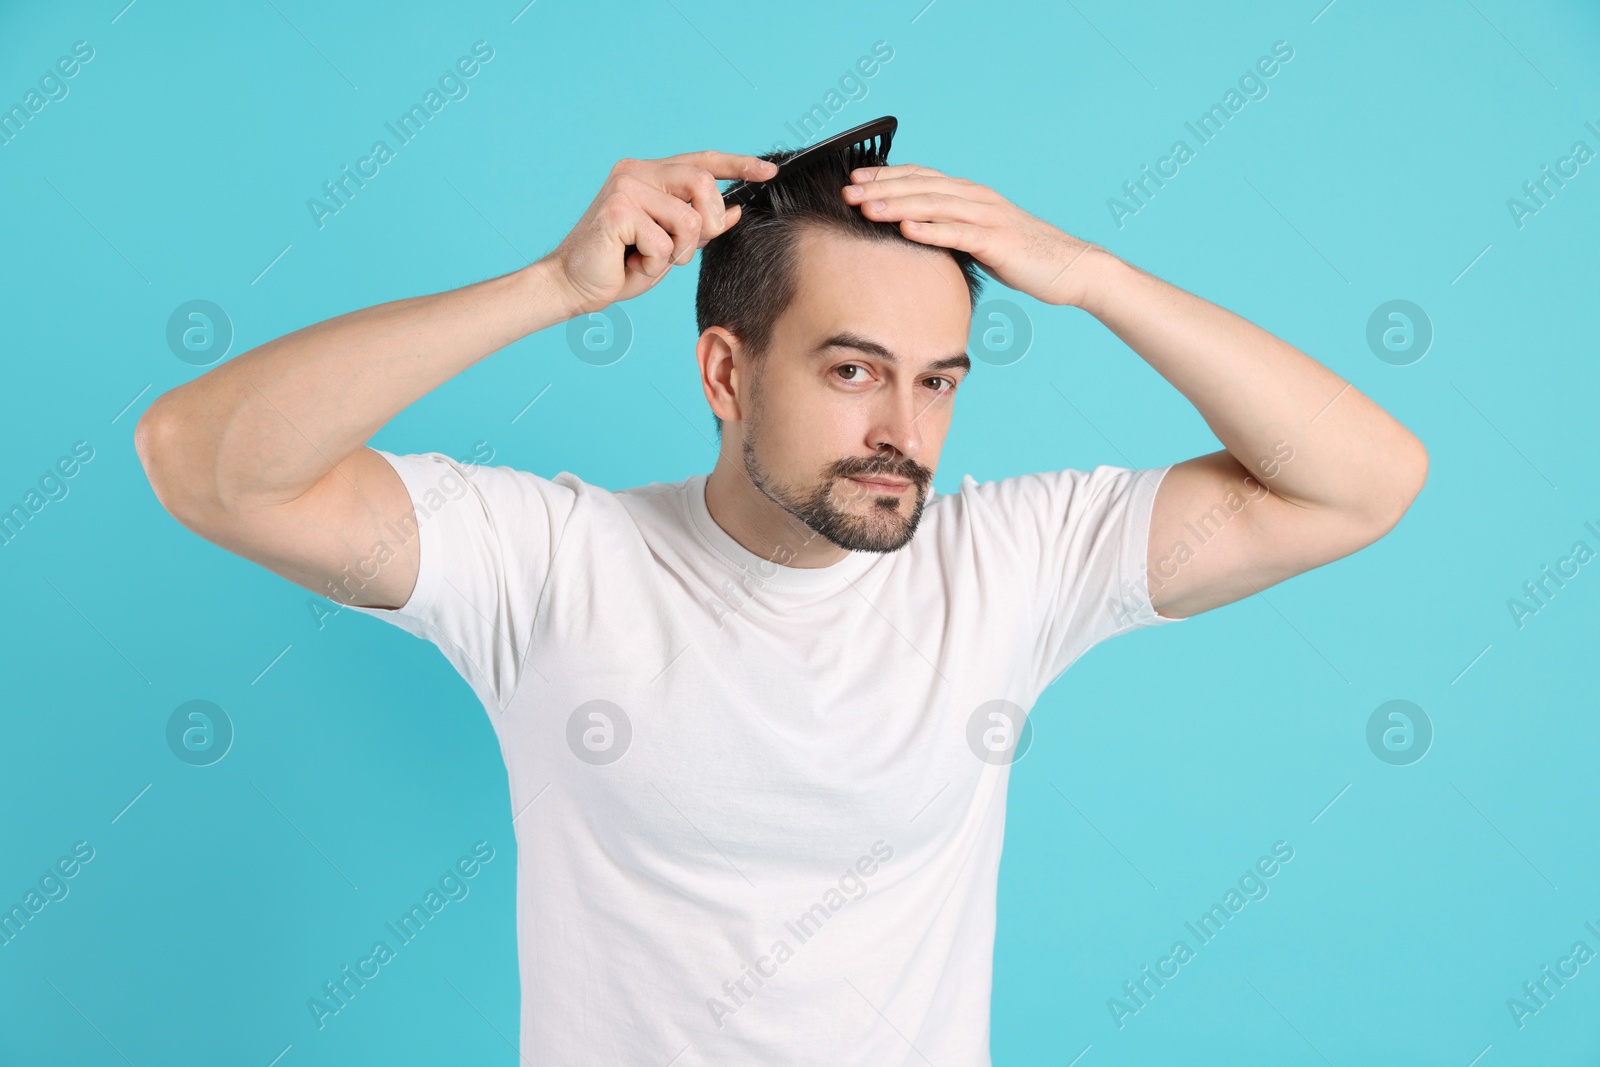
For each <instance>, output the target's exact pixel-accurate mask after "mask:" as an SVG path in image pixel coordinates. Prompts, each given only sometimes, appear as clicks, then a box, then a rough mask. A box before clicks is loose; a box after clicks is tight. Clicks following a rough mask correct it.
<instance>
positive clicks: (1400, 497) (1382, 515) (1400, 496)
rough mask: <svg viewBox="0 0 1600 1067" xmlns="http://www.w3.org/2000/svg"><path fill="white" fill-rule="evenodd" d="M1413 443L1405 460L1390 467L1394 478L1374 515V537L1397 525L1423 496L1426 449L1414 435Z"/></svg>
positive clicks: (1426, 460)
mask: <svg viewBox="0 0 1600 1067" xmlns="http://www.w3.org/2000/svg"><path fill="white" fill-rule="evenodd" d="M1411 440H1412V441H1413V442H1414V444H1413V445H1412V446H1411V447H1410V449H1409V451H1408V452H1407V454H1406V456H1405V458H1404V459H1400V458H1396V460H1395V462H1394V464H1393V467H1392V470H1393V475H1394V477H1393V480H1392V481H1391V482H1390V485H1389V489H1388V491H1387V492H1385V493H1384V494H1383V503H1384V505H1385V506H1384V507H1383V509H1382V510H1381V511H1380V512H1379V513H1378V514H1377V516H1376V522H1377V536H1376V537H1374V538H1373V540H1377V538H1378V537H1382V536H1384V535H1385V534H1387V533H1388V532H1389V531H1390V530H1393V529H1394V528H1395V527H1396V526H1398V525H1399V524H1400V520H1401V519H1402V518H1404V517H1405V514H1406V512H1408V511H1410V510H1411V505H1412V504H1413V503H1415V502H1416V499H1417V497H1418V496H1420V495H1422V487H1423V486H1424V485H1425V484H1427V481H1428V450H1427V449H1426V448H1425V447H1423V444H1422V442H1421V441H1420V440H1418V439H1417V438H1415V437H1413V438H1411Z"/></svg>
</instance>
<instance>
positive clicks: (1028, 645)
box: [357, 450, 1181, 1067]
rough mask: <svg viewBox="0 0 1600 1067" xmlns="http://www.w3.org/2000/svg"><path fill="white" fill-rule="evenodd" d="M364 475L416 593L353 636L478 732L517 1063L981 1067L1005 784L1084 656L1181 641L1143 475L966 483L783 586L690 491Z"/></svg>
mask: <svg viewBox="0 0 1600 1067" xmlns="http://www.w3.org/2000/svg"><path fill="white" fill-rule="evenodd" d="M379 454H380V455H382V456H383V457H384V458H385V459H386V460H388V461H389V463H390V464H391V465H392V466H394V468H395V469H396V470H397V471H398V472H399V474H400V477H401V478H402V480H403V481H404V482H405V485H406V488H407V489H408V491H409V492H410V494H411V499H412V502H413V505H414V507H415V510H416V514H417V518H418V524H417V527H416V528H415V533H414V535H415V536H418V537H420V542H421V545H420V551H421V570H420V573H419V575H418V578H417V584H416V588H415V590H414V591H413V592H412V594H411V598H410V600H409V601H408V602H407V603H406V604H405V606H404V607H401V608H399V609H396V610H393V611H390V610H385V609H379V608H360V609H357V610H359V611H361V612H363V613H366V614H370V615H374V616H376V617H378V618H383V619H387V620H389V621H390V622H392V623H394V624H395V625H397V626H400V627H402V628H404V629H406V630H408V631H410V632H411V633H413V634H415V635H417V636H419V637H422V638H425V639H426V640H429V641H432V642H433V643H434V644H436V645H437V646H438V647H439V648H440V649H441V650H442V651H443V652H444V654H445V656H446V657H447V658H448V659H449V660H450V662H451V663H452V664H453V665H454V666H455V667H456V669H457V670H458V671H459V672H460V673H461V675H462V676H463V677H464V678H465V679H466V681H467V682H468V683H470V684H471V686H472V688H473V690H474V691H475V692H476V693H477V695H478V697H479V698H480V699H481V700H482V701H483V704H484V706H485V707H486V709H487V710H488V712H489V716H490V719H491V721H492V722H493V724H494V729H495V733H496V735H497V736H498V738H499V741H500V750H501V755H502V757H503V758H504V760H505V763H506V767H507V772H508V779H509V782H510V791H511V810H512V812H513V814H514V825H515V830H516V842H517V846H518V847H517V942H518V945H517V948H518V961H519V971H520V974H521V982H522V1027H521V1038H522V1054H523V1056H524V1057H525V1058H526V1060H527V1061H528V1062H530V1063H537V1064H540V1065H542V1067H556V1065H562V1067H565V1065H569V1064H570V1065H580V1064H581V1065H585V1067H588V1065H591V1064H595V1063H617V1064H630V1065H631V1064H640V1065H649V1067H667V1065H668V1064H670V1065H671V1067H704V1065H712V1064H717V1065H729V1064H738V1065H748V1064H800V1063H806V1064H811V1063H816V1064H828V1065H830V1067H839V1065H850V1064H862V1065H868V1064H870V1065H872V1067H887V1065H891V1064H907V1065H911V1064H918V1065H921V1064H924V1063H926V1062H930V1061H931V1062H933V1063H937V1064H940V1065H941V1067H973V1065H986V1064H988V1063H989V1062H990V1061H989V996H990V979H991V965H992V961H993V952H994V922H995V894H996V884H997V874H998V871H999V865H1000V846H1001V838H1002V835H1003V831H1004V827H1005V801H1006V783H1007V781H1008V779H1009V772H1010V761H1011V759H1013V758H1016V757H1015V755H1014V754H1015V753H1016V752H1017V751H1018V750H1019V749H1020V748H1021V744H1020V743H1019V738H1020V741H1021V742H1023V743H1025V742H1026V741H1027V740H1028V739H1029V738H1030V737H1031V728H1029V729H1022V728H1021V727H1023V726H1025V715H1026V712H1027V710H1028V709H1031V708H1032V707H1033V704H1034V701H1035V699H1036V698H1037V697H1038V695H1039V694H1040V692H1041V691H1042V690H1043V689H1044V688H1045V686H1047V685H1048V684H1049V683H1050V682H1052V681H1053V680H1054V679H1055V678H1056V677H1057V676H1058V675H1060V674H1061V672H1062V671H1064V670H1066V669H1067V667H1068V666H1069V665H1070V664H1071V663H1072V662H1073V661H1074V660H1076V659H1077V658H1078V657H1079V656H1081V655H1082V654H1083V653H1084V652H1085V651H1087V650H1088V649H1089V648H1090V647H1091V646H1093V645H1094V644H1096V643H1097V642H1099V641H1102V640H1105V639H1106V638H1108V637H1112V636H1115V635H1117V634H1120V633H1125V632H1127V631H1129V630H1133V629H1137V628H1140V627H1144V626H1151V625H1160V624H1163V623H1167V622H1176V621H1181V620H1176V619H1168V618H1166V617H1164V616H1161V615H1158V614H1156V612H1155V611H1154V609H1153V608H1152V607H1151V605H1150V598H1149V589H1148V586H1147V584H1146V583H1147V578H1146V569H1145V559H1146V549H1147V545H1148V542H1149V526H1150V513H1151V507H1152V503H1153V501H1154V497H1155V492H1156V487H1157V486H1158V485H1159V483H1160V481H1161V478H1162V477H1163V476H1164V475H1165V474H1166V471H1167V470H1168V469H1169V468H1168V467H1159V468H1151V469H1148V470H1133V469H1128V468H1120V467H1110V466H1100V467H1096V468H1095V469H1094V470H1093V471H1077V470H1062V471H1052V472H1048V473H1041V474H1029V475H1023V476H1020V477H1014V478H1007V479H1002V480H1000V481H994V482H985V483H982V484H979V483H977V482H976V481H975V480H974V479H973V478H972V477H971V476H970V475H968V476H966V477H965V478H963V480H962V483H961V490H960V492H958V493H956V494H954V495H940V494H938V493H934V492H931V491H930V497H929V500H928V502H927V505H926V508H925V509H924V511H923V514H922V521H921V525H920V526H919V528H918V530H917V532H916V535H915V537H914V538H913V539H912V541H911V542H910V543H909V544H908V545H906V547H904V548H903V549H901V550H900V551H898V552H893V553H887V554H880V553H868V552H855V553H852V554H850V555H849V556H848V557H846V558H845V559H844V560H843V561H841V562H839V563H837V564H834V565H833V566H830V567H820V568H812V569H799V568H792V567H786V566H782V565H781V564H779V563H776V562H770V561H769V560H768V559H767V558H764V557H763V556H762V555H761V554H758V553H754V552H751V551H749V550H747V549H745V548H744V547H743V546H741V545H740V544H739V543H738V542H737V541H735V540H734V539H733V538H732V537H731V536H730V535H729V534H728V533H727V532H726V531H724V530H723V529H722V528H721V527H720V526H718V525H717V524H716V523H715V522H714V521H713V520H712V518H711V515H710V512H709V511H707V509H706V505H705V492H704V487H705V479H706V476H705V475H697V476H695V477H691V478H688V479H686V480H684V481H681V482H676V483H671V484H667V483H661V482H654V483H652V484H650V485H646V486H640V487H637V488H632V489H625V490H622V491H616V492H614V491H611V490H607V489H603V488H600V487H599V486H595V485H590V484H588V483H586V482H584V481H582V480H580V479H579V478H578V477H577V476H575V475H573V474H571V473H567V472H562V473H560V474H557V475H556V476H555V478H553V479H547V478H543V477H540V476H538V475H535V474H531V473H529V472H527V471H521V470H515V469H513V468H510V467H490V466H474V465H470V464H462V463H459V462H457V461H455V460H452V459H450V458H448V457H446V456H444V455H441V454H439V453H436V452H435V453H427V454H423V455H395V454H392V453H389V452H384V451H381V450H379ZM392 532H393V533H395V534H396V535H401V534H403V533H404V531H401V530H398V529H394V530H392ZM775 558H783V557H782V556H776V557H775ZM1023 754H1024V755H1025V751H1024V752H1023ZM980 757H981V758H980Z"/></svg>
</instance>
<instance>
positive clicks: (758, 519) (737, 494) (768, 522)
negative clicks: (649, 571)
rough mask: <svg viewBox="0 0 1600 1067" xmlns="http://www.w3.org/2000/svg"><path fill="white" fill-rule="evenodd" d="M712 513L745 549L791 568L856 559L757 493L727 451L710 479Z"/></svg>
mask: <svg viewBox="0 0 1600 1067" xmlns="http://www.w3.org/2000/svg"><path fill="white" fill-rule="evenodd" d="M706 510H707V511H709V512H710V513H711V519H712V521H713V522H715V523H716V524H717V525H718V526H720V527H722V529H723V530H724V531H726V532H727V534H728V536H729V537H732V538H733V539H734V540H735V541H737V542H739V544H740V545H742V546H744V548H745V549H747V550H748V551H750V552H753V553H755V554H756V555H758V556H760V557H761V558H762V559H766V560H771V561H772V562H773V563H777V564H780V565H782V566H785V567H797V568H801V569H809V568H812V567H829V566H832V565H833V564H835V563H838V562H839V561H840V560H842V559H844V558H845V557H846V556H848V555H850V552H849V551H848V550H847V549H843V548H840V547H839V546H838V545H836V544H834V543H833V542H832V541H829V540H828V539H827V538H825V537H823V536H822V535H821V534H819V533H817V532H816V531H815V530H813V529H811V528H810V527H809V526H807V525H806V524H805V523H803V522H801V521H800V520H799V519H797V518H795V517H794V516H793V515H791V514H789V512H788V511H786V510H784V508H783V507H782V506H781V505H779V504H778V503H777V502H776V501H774V500H772V499H771V498H769V497H768V496H767V495H766V494H765V493H763V492H761V490H759V489H757V488H756V487H755V483H754V482H752V481H751V480H750V476H749V474H747V473H746V472H745V469H744V467H743V465H741V464H740V463H738V461H737V460H733V459H730V458H729V457H728V455H727V454H726V451H725V452H724V453H723V454H722V455H720V456H718V457H717V465H716V467H715V468H714V469H713V470H712V471H711V473H710V474H709V475H707V476H706Z"/></svg>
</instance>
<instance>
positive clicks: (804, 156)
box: [622, 115, 899, 261]
mask: <svg viewBox="0 0 1600 1067" xmlns="http://www.w3.org/2000/svg"><path fill="white" fill-rule="evenodd" d="M898 126H899V121H898V120H897V119H895V117H894V116H893V115H885V116H883V117H882V118H877V119H873V120H872V121H871V122H863V123H862V124H861V125H859V126H853V127H851V128H850V129H848V130H845V131H844V132H843V133H836V134H834V135H833V136H832V137H829V138H828V139H827V140H825V141H818V142H817V143H816V144H814V145H809V146H807V147H805V148H802V149H801V150H800V151H798V152H796V153H795V154H794V155H792V156H790V157H789V158H788V159H786V160H784V161H783V162H782V163H779V164H778V173H776V174H774V175H773V176H772V177H770V178H768V179H767V180H766V181H761V182H748V181H742V180H741V181H736V182H734V183H733V184H732V185H730V186H728V188H727V189H725V190H724V191H723V193H722V206H723V207H725V208H731V207H733V205H735V204H749V203H752V202H753V201H754V200H755V199H756V198H757V197H758V196H760V195H761V194H762V193H763V192H765V191H766V189H767V185H768V183H769V182H775V181H777V180H778V179H780V178H782V177H783V176H784V175H785V174H793V173H794V172H795V171H798V170H802V169H804V168H805V167H808V166H811V165H812V164H814V163H816V162H817V161H818V160H822V159H826V158H828V157H829V156H832V155H835V154H839V155H843V156H844V161H845V164H846V170H847V171H850V170H855V169H856V168H857V167H872V166H882V165H883V164H885V163H887V162H888V159H889V146H890V145H891V144H892V143H893V141H894V131H895V129H896V128H897V127H898ZM638 250H639V249H638V248H637V247H635V246H634V245H629V246H628V247H627V248H626V249H625V250H624V251H623V253H622V258H623V260H624V261H626V260H627V258H628V257H629V256H631V255H633V254H634V253H635V252H637V251H638Z"/></svg>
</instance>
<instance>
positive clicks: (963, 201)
mask: <svg viewBox="0 0 1600 1067" xmlns="http://www.w3.org/2000/svg"><path fill="white" fill-rule="evenodd" d="M991 212H992V208H990V206H989V205H988V204H980V203H978V202H977V201H976V200H968V199H967V198H966V197H964V196H952V195H950V194H948V193H908V194H906V195H904V196H888V197H885V198H884V199H881V200H868V201H867V202H865V203H863V204H862V205H861V213H862V214H863V215H865V216H866V217H867V218H869V219H872V220H874V221H877V222H897V221H899V220H900V219H915V220H916V221H917V222H968V223H983V222H986V221H990V220H991V219H992V217H993V216H992V214H991Z"/></svg>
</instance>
